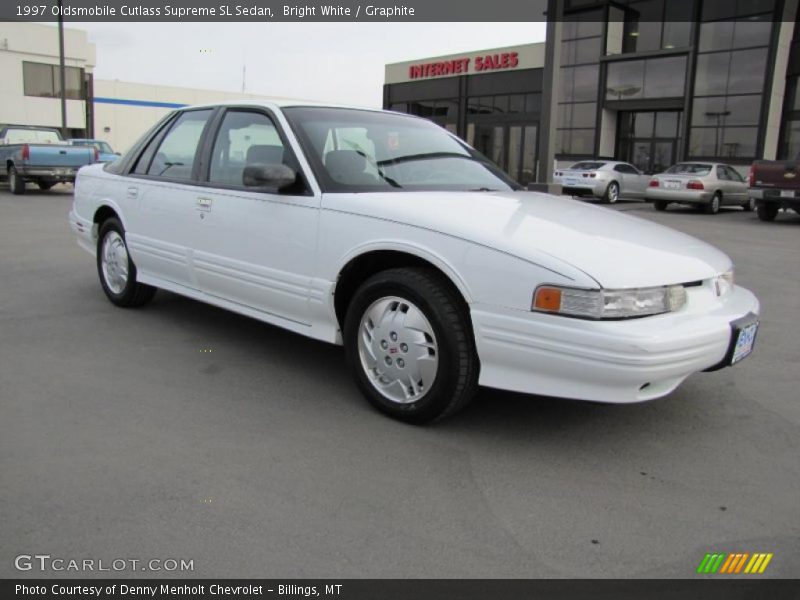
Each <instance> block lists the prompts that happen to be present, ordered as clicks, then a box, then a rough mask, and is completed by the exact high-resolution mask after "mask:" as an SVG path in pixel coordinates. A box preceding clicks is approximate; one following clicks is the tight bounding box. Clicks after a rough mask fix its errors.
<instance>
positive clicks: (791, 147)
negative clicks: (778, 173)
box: [779, 121, 800, 160]
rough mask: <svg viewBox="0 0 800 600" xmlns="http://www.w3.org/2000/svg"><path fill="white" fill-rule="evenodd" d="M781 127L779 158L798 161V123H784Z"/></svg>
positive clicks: (799, 140)
mask: <svg viewBox="0 0 800 600" xmlns="http://www.w3.org/2000/svg"><path fill="white" fill-rule="evenodd" d="M783 127H784V130H783V137H784V141H783V145H782V148H781V155H780V157H779V158H781V159H783V160H800V121H786V123H784V125H783Z"/></svg>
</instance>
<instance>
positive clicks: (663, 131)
mask: <svg viewBox="0 0 800 600" xmlns="http://www.w3.org/2000/svg"><path fill="white" fill-rule="evenodd" d="M680 130H681V113H680V112H678V111H675V112H659V113H657V118H656V127H655V137H657V138H674V137H678V136H679V135H680Z"/></svg>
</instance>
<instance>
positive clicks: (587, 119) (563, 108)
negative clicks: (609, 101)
mask: <svg viewBox="0 0 800 600" xmlns="http://www.w3.org/2000/svg"><path fill="white" fill-rule="evenodd" d="M596 120H597V103H596V102H584V103H580V104H559V105H558V120H557V123H558V128H559V129H575V128H578V129H580V128H582V127H594V126H595V123H596Z"/></svg>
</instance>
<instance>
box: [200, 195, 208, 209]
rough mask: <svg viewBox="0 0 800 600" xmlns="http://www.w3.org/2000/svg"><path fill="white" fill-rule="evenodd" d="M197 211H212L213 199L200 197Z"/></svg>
mask: <svg viewBox="0 0 800 600" xmlns="http://www.w3.org/2000/svg"><path fill="white" fill-rule="evenodd" d="M197 210H211V198H205V197H203V196H200V197H198V198H197Z"/></svg>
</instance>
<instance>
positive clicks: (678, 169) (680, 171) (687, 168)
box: [666, 163, 711, 175]
mask: <svg viewBox="0 0 800 600" xmlns="http://www.w3.org/2000/svg"><path fill="white" fill-rule="evenodd" d="M666 172H667V173H670V174H671V175H708V174H709V173H710V172H711V165H705V164H701V163H679V164H677V165H673V166H671V167H670V168H669V169H667V170H666Z"/></svg>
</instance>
